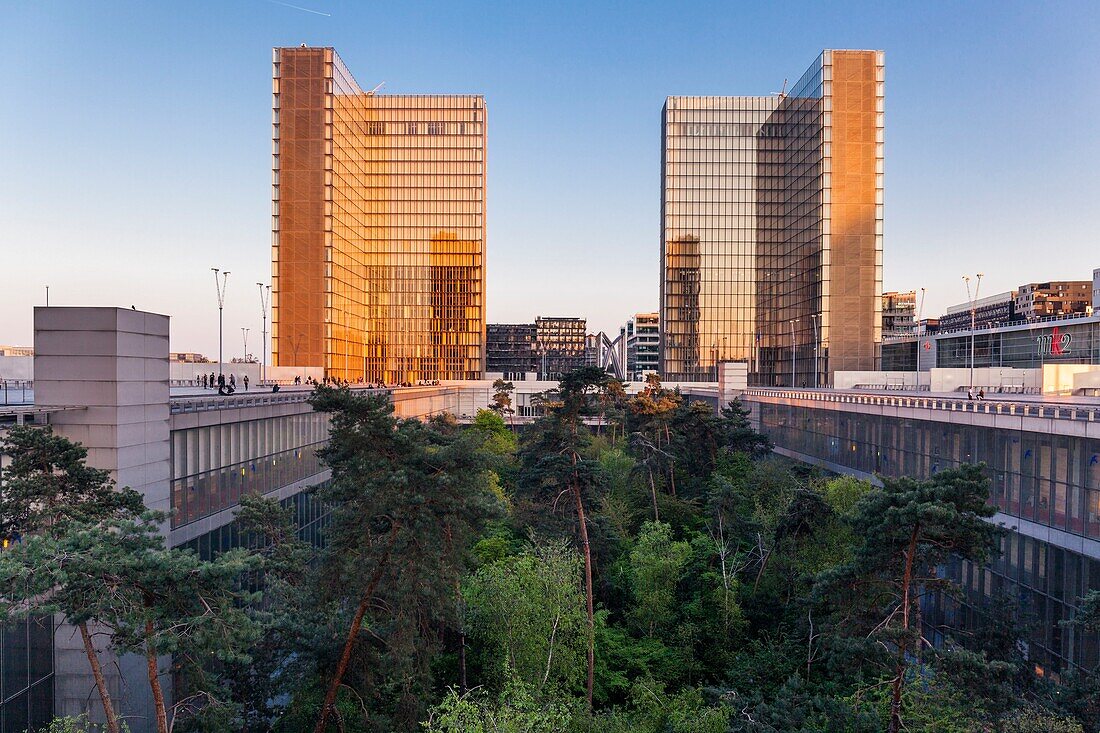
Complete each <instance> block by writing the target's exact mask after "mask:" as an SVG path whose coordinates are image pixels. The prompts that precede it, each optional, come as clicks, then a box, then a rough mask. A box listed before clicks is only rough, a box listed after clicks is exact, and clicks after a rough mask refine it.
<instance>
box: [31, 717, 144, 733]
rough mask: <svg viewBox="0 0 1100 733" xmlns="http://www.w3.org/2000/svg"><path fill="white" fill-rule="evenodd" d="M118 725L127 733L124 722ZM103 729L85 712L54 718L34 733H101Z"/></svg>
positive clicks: (127, 728)
mask: <svg viewBox="0 0 1100 733" xmlns="http://www.w3.org/2000/svg"><path fill="white" fill-rule="evenodd" d="M120 727H121V730H122V731H123V733H129V730H130V727H129V726H127V725H126V723H125V722H121V723H120ZM105 730H107V728H106V727H105V726H102V725H100V724H98V723H94V722H92V721H91V720H90V719H89V718H88V716H87V715H86V714H81V715H77V716H68V715H67V716H65V717H64V718H54V719H53V720H51V721H50V724H49V725H48V726H46V727H45V728H38V729H37V732H36V733H103V731H105Z"/></svg>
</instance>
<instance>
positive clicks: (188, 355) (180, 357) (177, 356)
mask: <svg viewBox="0 0 1100 733" xmlns="http://www.w3.org/2000/svg"><path fill="white" fill-rule="evenodd" d="M168 360H169V361H176V362H179V363H181V364H209V363H210V360H209V359H207V358H206V357H205V356H203V355H202V354H197V353H195V352H194V351H173V352H172V353H170V354H169V355H168Z"/></svg>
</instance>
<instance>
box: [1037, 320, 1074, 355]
mask: <svg viewBox="0 0 1100 733" xmlns="http://www.w3.org/2000/svg"><path fill="white" fill-rule="evenodd" d="M1072 340H1073V338H1072V336H1070V334H1068V333H1062V332H1061V331H1060V330H1059V329H1058V327H1057V326H1055V327H1054V328H1053V329H1052V330H1051V332H1050V333H1044V334H1041V335H1039V336H1036V337H1035V341H1036V342H1037V343H1038V344H1039V349H1038V355H1039V356H1062V355H1063V354H1068V353H1069V343H1070V341H1072Z"/></svg>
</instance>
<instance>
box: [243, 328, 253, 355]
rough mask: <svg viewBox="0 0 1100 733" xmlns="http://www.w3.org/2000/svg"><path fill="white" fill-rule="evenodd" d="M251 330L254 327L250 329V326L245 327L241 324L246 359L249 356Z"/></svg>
mask: <svg viewBox="0 0 1100 733" xmlns="http://www.w3.org/2000/svg"><path fill="white" fill-rule="evenodd" d="M251 330H252V329H250V328H245V327H244V326H241V338H243V339H244V358H245V359H247V358H248V332H249V331H251Z"/></svg>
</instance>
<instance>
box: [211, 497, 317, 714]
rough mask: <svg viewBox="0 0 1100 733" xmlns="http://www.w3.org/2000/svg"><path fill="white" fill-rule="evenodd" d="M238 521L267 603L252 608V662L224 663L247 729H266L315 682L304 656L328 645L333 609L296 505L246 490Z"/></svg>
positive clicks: (255, 580)
mask: <svg viewBox="0 0 1100 733" xmlns="http://www.w3.org/2000/svg"><path fill="white" fill-rule="evenodd" d="M236 521H237V524H238V527H239V530H240V537H241V538H242V545H244V546H245V547H246V548H247V549H248V550H249V552H250V553H252V554H253V555H254V556H255V557H256V558H258V562H259V567H258V570H257V571H255V572H254V573H253V576H252V577H250V578H249V579H248V580H249V581H250V582H251V584H253V585H255V586H259V587H262V588H263V603H262V604H251V605H249V606H248V607H247V611H248V613H249V614H250V616H251V617H252V620H253V623H254V624H255V626H256V629H257V639H256V640H255V642H253V643H252V644H251V645H250V648H249V657H250V659H249V661H248V662H247V663H243V662H240V661H235V662H230V663H225V664H223V665H221V667H222V669H223V673H222V674H223V677H224V684H225V686H226V687H227V689H228V691H229V692H230V694H231V696H232V698H233V699H234V700H236V701H239V702H240V703H241V707H242V710H241V729H242V730H243V731H246V732H247V731H266V730H270V729H271V727H272V725H273V723H274V721H275V720H277V719H279V718H280V717H284V716H285V715H286V707H287V706H286V701H287V700H288V698H289V697H290V696H289V695H288V693H293V692H295V691H296V690H298V689H301V688H303V687H306V686H308V685H309V684H310V683H311V682H312V681H313V680H314V679H315V677H314V676H313V674H312V671H311V670H309V669H308V667H307V663H306V661H305V660H308V659H311V658H312V654H313V650H314V649H316V648H317V647H319V646H322V645H323V644H324V643H325V638H324V630H325V629H326V626H327V623H328V619H329V618H331V616H332V615H333V608H332V607H331V606H330V605H328V604H325V603H323V602H322V601H321V599H320V598H319V597H318V594H317V592H316V587H315V583H314V572H313V570H314V567H313V563H314V562H315V560H316V557H317V551H316V550H315V549H314V548H313V547H312V546H311V545H310V544H309V543H308V542H305V541H304V540H301V539H299V537H298V533H297V530H296V529H295V527H294V524H293V515H292V512H291V509H290V508H288V507H284V506H282V505H281V504H280V502H279V501H277V500H275V499H270V498H266V497H263V496H260V495H257V494H247V495H244V496H242V497H241V503H240V508H239V509H238V510H237V516H236ZM318 702H319V701H318Z"/></svg>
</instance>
